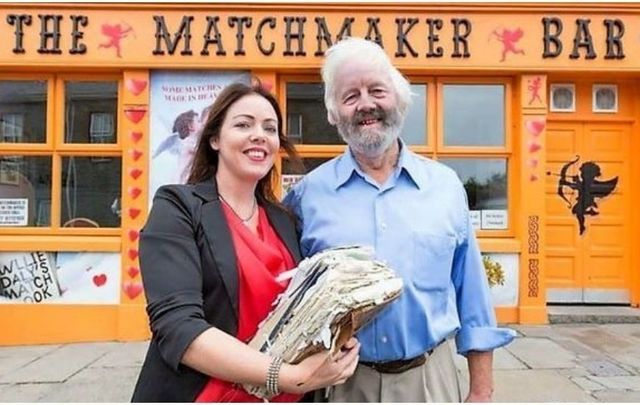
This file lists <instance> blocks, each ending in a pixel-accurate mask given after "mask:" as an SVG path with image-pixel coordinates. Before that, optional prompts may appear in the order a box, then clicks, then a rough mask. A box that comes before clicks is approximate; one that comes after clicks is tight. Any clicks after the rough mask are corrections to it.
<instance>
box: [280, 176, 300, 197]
mask: <svg viewBox="0 0 640 405" xmlns="http://www.w3.org/2000/svg"><path fill="white" fill-rule="evenodd" d="M303 177H304V174H283V175H282V198H284V197H285V196H286V195H287V193H288V192H289V190H291V187H293V186H295V185H296V183H297V182H299V181H300V180H302V178H303Z"/></svg>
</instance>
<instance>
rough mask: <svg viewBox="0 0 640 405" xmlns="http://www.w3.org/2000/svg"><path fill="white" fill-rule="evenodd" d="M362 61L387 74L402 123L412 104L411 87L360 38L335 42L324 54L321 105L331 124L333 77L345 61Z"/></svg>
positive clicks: (382, 55)
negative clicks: (324, 107) (323, 105)
mask: <svg viewBox="0 0 640 405" xmlns="http://www.w3.org/2000/svg"><path fill="white" fill-rule="evenodd" d="M350 60H352V61H353V60H355V61H363V63H366V64H368V65H370V66H373V67H374V68H379V69H380V70H382V71H384V72H387V73H388V74H389V77H390V78H391V84H392V87H393V89H394V90H395V92H396V96H397V98H398V111H399V113H400V116H401V118H402V120H404V118H405V116H406V114H407V111H408V110H409V106H410V105H411V85H410V84H409V81H408V80H407V79H406V78H405V77H404V76H403V75H402V73H400V71H399V70H398V69H396V67H395V66H393V64H392V63H391V60H390V59H389V57H388V56H387V54H386V53H385V52H384V50H383V49H382V48H381V47H380V45H378V44H376V43H375V42H373V41H369V40H366V39H363V38H355V37H349V38H345V39H342V40H341V41H339V42H337V43H336V44H334V45H333V46H331V47H330V48H329V49H327V52H326V58H325V60H324V64H323V65H322V71H321V73H322V81H323V82H324V104H325V106H326V107H327V118H328V120H329V123H330V124H335V123H336V117H337V107H336V94H335V77H336V73H337V72H338V70H339V69H340V67H341V66H342V65H343V64H344V63H345V62H347V61H350Z"/></svg>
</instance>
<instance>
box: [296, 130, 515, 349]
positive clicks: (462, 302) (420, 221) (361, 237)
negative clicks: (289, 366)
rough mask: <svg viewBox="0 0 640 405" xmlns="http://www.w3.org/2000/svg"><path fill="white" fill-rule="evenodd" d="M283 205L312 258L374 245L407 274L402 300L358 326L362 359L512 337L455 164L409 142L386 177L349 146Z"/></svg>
mask: <svg viewBox="0 0 640 405" xmlns="http://www.w3.org/2000/svg"><path fill="white" fill-rule="evenodd" d="M284 203H285V205H287V206H288V207H289V208H290V209H292V210H293V211H294V212H295V214H296V215H297V216H298V217H299V218H300V219H301V227H302V229H301V231H302V233H301V242H300V243H301V248H302V254H303V255H304V256H311V255H313V254H315V253H317V252H319V251H322V250H325V249H328V248H332V247H336V246H342V245H353V244H360V245H370V246H373V247H374V248H375V252H376V258H377V259H378V260H381V261H384V262H386V263H387V264H388V265H389V266H390V267H391V268H392V269H393V270H395V272H396V273H397V274H398V275H399V276H401V277H402V279H403V280H404V289H403V292H402V295H401V296H400V298H399V299H398V300H396V301H395V302H393V303H392V304H391V305H390V306H389V307H387V308H386V309H385V310H383V311H382V312H381V313H380V314H379V315H378V316H377V317H376V318H375V319H374V320H373V321H372V322H371V323H369V324H367V326H365V327H364V328H363V329H362V330H361V331H360V332H359V333H358V339H359V340H360V342H361V343H362V347H361V349H360V359H361V360H363V361H391V360H399V359H409V358H412V357H415V356H417V355H419V354H421V353H424V352H426V351H428V350H429V349H431V348H433V347H434V346H436V345H437V344H438V343H440V342H441V341H442V340H443V339H446V338H448V337H450V336H453V335H455V336H456V344H457V348H458V352H459V353H461V354H466V353H467V352H468V351H470V350H478V351H487V350H492V349H494V348H497V347H500V346H503V345H505V344H507V343H509V342H510V341H511V340H512V339H513V338H514V336H515V332H513V331H512V330H510V329H504V328H497V327H496V320H495V315H494V309H493V305H492V302H491V295H490V292H489V287H488V284H487V278H486V274H485V271H484V266H483V264H482V259H481V255H480V251H479V249H478V244H477V241H476V238H475V234H474V232H473V229H472V227H471V223H470V221H469V211H468V206H467V197H466V193H465V190H464V187H463V186H462V183H461V182H460V180H459V179H458V176H457V175H456V173H455V172H454V171H453V170H451V169H450V168H448V167H446V166H444V165H443V164H441V163H438V162H435V161H433V160H430V159H427V158H424V157H421V156H419V155H417V154H415V153H413V152H411V151H409V150H408V149H407V147H406V146H405V145H404V144H402V143H401V150H400V157H399V160H398V165H397V167H396V169H395V171H394V173H393V174H392V175H391V176H389V178H388V179H387V181H386V182H385V184H383V185H379V184H378V183H377V182H376V181H375V180H373V179H372V178H371V177H370V176H368V175H366V174H365V173H364V172H363V171H362V170H360V168H359V167H358V165H357V163H356V161H355V159H354V158H353V156H352V154H351V152H350V150H349V149H347V151H346V152H345V153H344V154H342V155H341V156H338V157H336V158H335V159H333V160H331V161H329V162H327V163H325V164H323V165H322V166H320V167H318V168H317V169H315V170H314V171H312V172H311V173H309V174H308V175H306V176H305V177H304V178H303V179H302V180H301V181H300V182H299V183H298V184H296V186H295V187H294V188H293V189H292V190H291V191H290V192H289V194H287V196H286V198H285V200H284Z"/></svg>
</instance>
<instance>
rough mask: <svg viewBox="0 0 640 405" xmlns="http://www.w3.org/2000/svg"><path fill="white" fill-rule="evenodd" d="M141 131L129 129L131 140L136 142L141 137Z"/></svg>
mask: <svg viewBox="0 0 640 405" xmlns="http://www.w3.org/2000/svg"><path fill="white" fill-rule="evenodd" d="M142 135H143V134H142V132H140V131H131V132H129V136H130V137H131V139H132V140H133V142H135V143H138V142H139V141H140V139H142Z"/></svg>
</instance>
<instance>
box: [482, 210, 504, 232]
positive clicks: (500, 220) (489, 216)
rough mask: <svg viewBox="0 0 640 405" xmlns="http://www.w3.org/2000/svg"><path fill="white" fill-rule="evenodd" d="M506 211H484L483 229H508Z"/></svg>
mask: <svg viewBox="0 0 640 405" xmlns="http://www.w3.org/2000/svg"><path fill="white" fill-rule="evenodd" d="M507 225H508V221H507V211H506V210H482V229H507Z"/></svg>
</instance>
